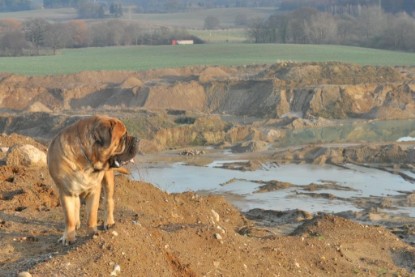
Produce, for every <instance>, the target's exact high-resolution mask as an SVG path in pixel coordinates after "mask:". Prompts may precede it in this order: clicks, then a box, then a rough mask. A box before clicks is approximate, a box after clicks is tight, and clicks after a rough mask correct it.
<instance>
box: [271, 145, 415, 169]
mask: <svg viewBox="0 0 415 277" xmlns="http://www.w3.org/2000/svg"><path fill="white" fill-rule="evenodd" d="M273 157H274V159H275V160H276V161H277V162H279V163H292V162H294V163H301V162H306V163H314V164H324V163H333V164H344V163H357V164H387V165H393V164H396V165H399V166H404V167H409V168H412V164H413V163H414V162H415V143H414V142H403V143H394V144H389V143H388V144H379V143H378V144H373V143H372V144H360V145H345V146H341V145H335V146H333V145H328V146H324V145H322V146H314V145H310V146H304V147H297V148H296V149H286V150H284V151H278V152H276V153H275V154H274V156H273Z"/></svg>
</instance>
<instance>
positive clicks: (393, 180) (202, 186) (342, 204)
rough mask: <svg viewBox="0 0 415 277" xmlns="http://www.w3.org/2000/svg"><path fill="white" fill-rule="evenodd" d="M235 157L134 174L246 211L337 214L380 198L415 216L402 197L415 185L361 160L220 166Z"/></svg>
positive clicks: (151, 167) (154, 166) (148, 166)
mask: <svg viewBox="0 0 415 277" xmlns="http://www.w3.org/2000/svg"><path fill="white" fill-rule="evenodd" d="M235 162H236V161H215V162H212V163H210V164H208V165H207V166H194V165H187V164H185V163H180V162H176V163H145V164H141V165H140V170H139V171H135V172H133V177H134V178H135V179H138V180H142V181H146V182H149V183H152V184H155V185H157V186H158V187H159V188H161V189H163V190H165V191H167V192H170V193H176V192H183V191H194V192H199V193H216V194H221V195H224V196H225V197H226V198H227V199H228V200H229V201H231V202H232V203H233V204H234V205H235V206H237V207H238V208H239V209H241V210H243V211H247V210H250V209H254V208H261V209H270V210H278V211H285V210H293V209H300V210H304V211H307V212H312V213H316V212H328V213H338V212H345V211H360V210H362V209H365V208H367V207H364V204H362V203H369V204H370V203H372V204H373V203H374V202H378V203H392V204H388V205H385V204H383V205H380V207H381V208H382V209H384V210H385V212H386V213H391V214H402V215H404V216H409V217H415V207H411V206H410V205H406V204H405V203H406V202H405V201H402V199H404V198H405V196H406V195H408V194H409V193H411V192H412V191H415V184H414V183H412V182H411V181H408V180H405V179H403V178H402V177H401V176H399V175H397V174H392V173H389V172H386V171H382V170H377V169H371V168H366V167H360V166H356V165H346V167H345V168H343V167H337V166H333V165H324V166H317V165H309V164H300V165H297V164H287V165H275V164H263V165H262V167H261V168H260V169H258V170H254V171H240V170H231V169H224V168H221V167H222V166H223V165H224V164H227V163H235ZM237 162H243V161H237ZM396 199H401V200H399V201H397V200H396Z"/></svg>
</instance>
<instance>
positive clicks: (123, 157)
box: [109, 137, 138, 167]
mask: <svg viewBox="0 0 415 277" xmlns="http://www.w3.org/2000/svg"><path fill="white" fill-rule="evenodd" d="M126 144H127V145H126V147H125V150H124V152H122V153H121V154H118V155H115V156H112V157H111V158H110V159H109V165H110V167H120V166H123V165H124V164H127V163H129V162H134V157H135V156H136V155H137V151H138V147H137V138H136V137H127V141H126Z"/></svg>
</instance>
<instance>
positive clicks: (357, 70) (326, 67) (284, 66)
mask: <svg viewBox="0 0 415 277" xmlns="http://www.w3.org/2000/svg"><path fill="white" fill-rule="evenodd" d="M258 76H259V77H261V78H278V79H281V80H284V81H288V82H290V83H293V84H295V85H296V86H309V85H321V84H336V85H340V84H342V85H355V84H364V83H385V82H398V81H402V76H401V74H400V72H399V70H397V69H395V68H392V67H376V66H360V65H356V64H345V63H338V62H328V63H308V64H303V63H277V64H275V65H272V66H270V67H269V68H268V69H266V70H264V71H263V72H260V73H259V74H258Z"/></svg>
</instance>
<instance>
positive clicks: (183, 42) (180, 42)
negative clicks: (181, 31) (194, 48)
mask: <svg viewBox="0 0 415 277" xmlns="http://www.w3.org/2000/svg"><path fill="white" fill-rule="evenodd" d="M194 43H195V42H194V41H193V39H173V40H172V41H171V44H172V45H190V44H194Z"/></svg>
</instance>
